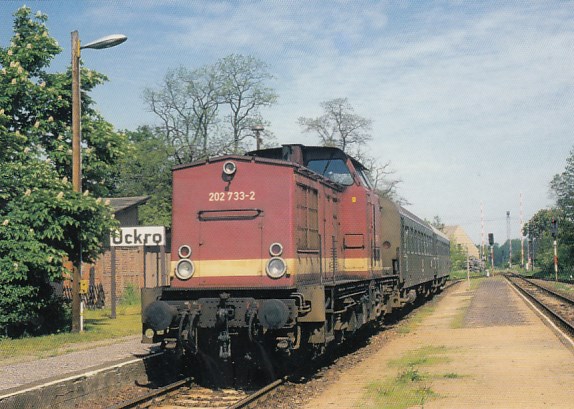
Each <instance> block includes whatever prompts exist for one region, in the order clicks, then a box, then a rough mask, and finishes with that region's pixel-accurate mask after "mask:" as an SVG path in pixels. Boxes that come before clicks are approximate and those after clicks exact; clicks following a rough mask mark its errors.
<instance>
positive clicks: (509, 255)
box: [506, 210, 512, 268]
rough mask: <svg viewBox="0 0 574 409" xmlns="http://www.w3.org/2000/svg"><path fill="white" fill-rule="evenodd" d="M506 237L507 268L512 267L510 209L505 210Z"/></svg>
mask: <svg viewBox="0 0 574 409" xmlns="http://www.w3.org/2000/svg"><path fill="white" fill-rule="evenodd" d="M506 238H507V239H508V268H512V242H511V241H510V210H508V211H507V212H506Z"/></svg>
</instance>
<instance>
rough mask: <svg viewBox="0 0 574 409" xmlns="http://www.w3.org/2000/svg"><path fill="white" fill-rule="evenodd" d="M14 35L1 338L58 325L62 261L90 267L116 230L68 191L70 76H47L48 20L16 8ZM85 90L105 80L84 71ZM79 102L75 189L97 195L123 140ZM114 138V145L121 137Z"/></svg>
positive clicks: (1, 165)
mask: <svg viewBox="0 0 574 409" xmlns="http://www.w3.org/2000/svg"><path fill="white" fill-rule="evenodd" d="M14 17H15V19H14V36H13V38H12V41H11V43H10V45H9V46H8V47H6V48H0V143H1V144H2V149H1V150H0V223H1V224H0V334H2V335H6V336H19V335H22V334H25V333H28V334H37V333H43V332H46V331H52V330H54V329H55V326H58V324H60V323H61V320H60V319H61V317H62V315H61V313H62V311H63V308H62V302H61V300H58V299H56V298H55V297H54V296H53V292H52V288H51V286H50V283H51V282H53V281H60V280H62V279H63V275H64V274H65V273H66V272H67V271H66V270H65V268H64V266H63V261H64V258H66V257H67V258H69V259H70V260H71V261H73V262H76V261H78V259H79V256H80V255H79V251H78V243H81V249H82V255H81V256H82V259H83V260H85V261H87V262H90V261H93V260H94V259H95V258H96V257H97V255H98V254H99V253H100V252H101V249H102V246H101V243H102V242H103V241H104V239H105V238H106V237H107V236H108V235H109V232H110V229H112V228H114V227H115V226H116V223H115V221H114V220H113V216H112V214H111V211H110V209H109V207H108V206H106V205H105V203H103V201H102V199H98V198H96V197H94V196H92V195H91V194H90V193H89V192H88V191H87V190H86V191H84V193H83V194H82V193H76V192H73V189H72V185H71V183H70V181H69V174H70V168H71V166H70V163H71V153H70V152H69V151H70V145H71V143H70V141H71V131H70V122H71V112H70V107H71V85H70V84H71V74H70V71H68V72H67V73H65V74H48V73H47V72H46V71H45V69H46V67H47V66H48V65H49V62H50V61H51V60H52V59H53V58H54V56H55V55H56V54H57V53H59V52H60V51H61V49H60V47H59V46H58V45H57V42H56V41H55V40H54V39H53V38H51V37H50V36H49V34H48V30H47V28H46V25H45V22H46V21H47V16H45V15H44V14H42V13H36V15H35V16H34V17H32V16H31V10H30V9H29V8H27V7H22V8H20V9H19V10H17V11H16V13H15V14H14ZM83 76H84V77H85V81H84V85H85V88H84V91H85V92H87V91H89V90H90V89H91V88H92V87H93V86H95V85H96V84H97V83H99V82H100V81H101V80H103V76H101V75H99V74H96V73H93V72H91V71H88V70H84V71H83ZM92 103H93V101H92V100H91V99H90V98H89V96H88V95H87V94H86V95H85V97H84V113H85V117H84V119H85V124H86V125H87V126H86V128H85V131H86V132H85V133H84V137H85V139H84V143H85V144H86V145H87V149H85V150H84V151H85V156H84V160H85V162H84V163H85V172H84V177H85V178H84V180H83V184H84V186H85V187H89V188H91V189H92V190H93V191H96V192H106V191H108V190H109V185H107V184H106V183H103V182H102V181H100V180H99V178H100V177H104V176H107V175H111V174H113V171H112V169H113V168H114V163H113V162H114V160H115V159H116V158H118V157H119V156H120V154H121V149H120V145H121V142H112V141H111V139H113V137H114V135H112V134H113V133H112V132H111V131H110V129H109V128H110V125H109V124H107V123H106V122H105V121H103V119H102V118H100V117H98V116H97V115H94V114H93V108H92V107H91V104H92ZM120 140H121V138H120Z"/></svg>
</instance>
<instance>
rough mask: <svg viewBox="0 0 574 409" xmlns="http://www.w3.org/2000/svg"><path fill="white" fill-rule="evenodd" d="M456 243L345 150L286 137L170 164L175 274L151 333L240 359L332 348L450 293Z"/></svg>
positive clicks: (151, 302)
mask: <svg viewBox="0 0 574 409" xmlns="http://www.w3.org/2000/svg"><path fill="white" fill-rule="evenodd" d="M449 260H450V256H449V241H448V239H447V238H446V237H445V236H444V235H443V234H442V233H440V232H439V231H437V230H436V229H434V228H433V227H431V226H430V225H429V224H427V223H425V222H424V221H422V220H420V219H419V218H417V217H416V216H414V215H413V214H411V213H410V212H408V211H407V210H405V209H404V208H402V207H400V206H398V205H396V204H394V203H393V202H391V201H390V200H387V199H382V198H380V197H379V196H378V195H377V194H376V192H375V191H374V189H373V188H372V186H371V183H370V182H369V178H368V176H367V170H366V169H365V167H364V166H363V165H361V164H360V163H359V162H358V161H356V160H355V159H353V158H351V157H349V156H348V155H346V154H345V153H344V152H343V151H341V150H340V149H337V148H329V147H307V146H302V145H284V146H283V147H281V148H274V149H265V150H259V151H254V152H250V153H248V154H246V155H243V156H240V155H228V156H223V157H219V158H213V159H208V160H203V161H198V162H194V163H190V164H187V165H182V166H178V167H176V168H175V169H174V170H173V229H172V265H171V271H172V274H171V275H172V277H171V283H170V285H169V286H167V287H159V288H146V289H144V290H143V292H142V304H143V305H142V311H143V316H142V322H143V342H148V343H151V342H162V345H163V346H164V347H166V348H175V349H176V350H178V351H181V352H183V353H184V355H189V356H193V355H196V354H198V353H199V354H201V355H202V356H208V357H210V359H213V360H219V361H222V360H223V361H228V360H231V361H232V362H237V360H238V359H243V358H247V359H248V360H256V358H255V357H254V355H256V354H258V353H261V352H260V351H262V350H264V351H266V352H264V353H265V356H266V357H269V356H271V357H273V356H282V357H284V356H286V355H289V354H291V353H294V352H295V351H297V350H304V351H307V352H309V351H311V352H316V353H321V352H323V351H324V349H325V347H326V346H327V345H329V344H331V343H335V342H340V341H342V340H343V339H345V338H346V337H348V336H350V335H351V334H353V333H354V332H355V331H356V330H357V329H359V328H360V327H362V326H364V325H366V324H368V323H371V322H373V321H376V320H380V319H382V318H383V317H384V316H385V314H389V313H391V312H392V311H393V309H396V308H401V307H402V306H404V305H405V304H406V303H409V302H413V301H414V300H415V299H416V298H418V297H425V296H428V295H431V294H433V293H435V292H437V291H439V290H440V289H441V288H442V287H443V285H444V283H445V281H446V279H447V275H448V271H449V262H450V261H449Z"/></svg>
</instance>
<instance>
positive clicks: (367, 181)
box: [355, 164, 373, 189]
mask: <svg viewBox="0 0 574 409" xmlns="http://www.w3.org/2000/svg"><path fill="white" fill-rule="evenodd" d="M355 169H356V170H357V174H358V175H359V178H360V179H361V184H362V185H363V186H365V187H366V188H368V189H373V182H371V178H370V177H369V172H368V170H367V169H365V168H362V167H360V166H357V165H356V164H355Z"/></svg>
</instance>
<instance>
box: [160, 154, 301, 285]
mask: <svg viewBox="0 0 574 409" xmlns="http://www.w3.org/2000/svg"><path fill="white" fill-rule="evenodd" d="M266 162H267V161H261V160H259V159H258V160H255V158H253V157H252V158H249V157H242V156H227V157H223V158H220V159H216V160H213V161H209V162H199V163H195V164H191V165H188V166H183V167H179V168H176V169H175V170H174V176H173V187H174V189H173V190H174V195H173V219H174V220H177V223H174V225H173V230H172V246H173V247H172V248H173V249H174V250H177V251H173V253H172V267H173V268H172V271H174V272H175V277H174V278H173V280H172V282H171V286H172V287H173V288H175V287H178V288H196V289H201V288H221V287H223V288H263V287H270V288H279V287H283V288H288V287H293V286H294V284H295V272H296V270H295V268H294V257H293V248H294V246H295V244H294V242H293V240H294V234H293V230H294V228H295V226H294V225H293V219H294V217H293V213H294V211H295V209H294V206H293V201H294V195H295V192H294V191H293V184H294V183H293V179H294V172H293V166H290V164H277V163H273V164H269V163H266Z"/></svg>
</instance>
